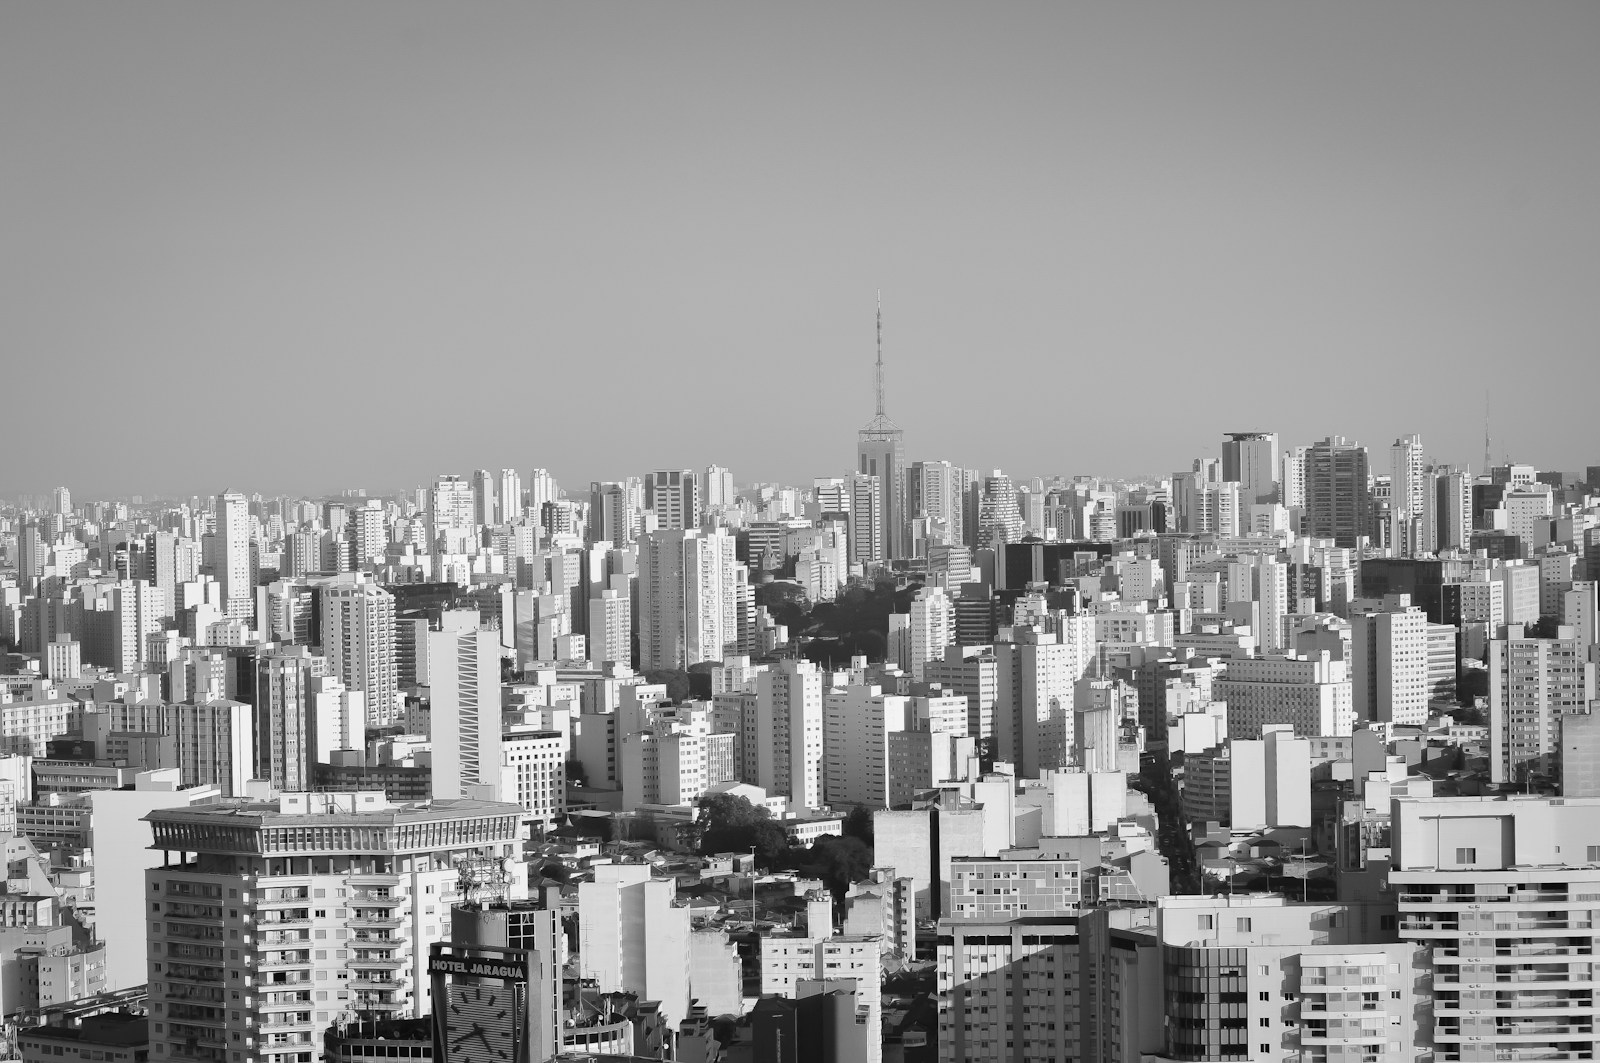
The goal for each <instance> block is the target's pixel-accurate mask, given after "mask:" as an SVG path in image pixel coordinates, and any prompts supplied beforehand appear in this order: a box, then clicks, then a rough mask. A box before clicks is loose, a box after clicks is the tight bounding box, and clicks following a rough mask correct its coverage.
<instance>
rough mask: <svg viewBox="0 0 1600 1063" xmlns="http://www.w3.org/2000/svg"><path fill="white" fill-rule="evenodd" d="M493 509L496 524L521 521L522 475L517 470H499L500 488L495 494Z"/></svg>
mask: <svg viewBox="0 0 1600 1063" xmlns="http://www.w3.org/2000/svg"><path fill="white" fill-rule="evenodd" d="M495 508H496V515H495V523H496V524H515V523H516V522H517V521H518V520H520V519H522V475H521V474H520V473H518V472H517V470H515V469H501V470H500V486H499V489H498V490H497V491H496V492H495Z"/></svg>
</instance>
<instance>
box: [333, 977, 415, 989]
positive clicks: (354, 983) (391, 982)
mask: <svg viewBox="0 0 1600 1063" xmlns="http://www.w3.org/2000/svg"><path fill="white" fill-rule="evenodd" d="M346 984H347V985H348V986H349V987H350V988H351V989H356V990H362V989H372V990H383V991H385V992H393V991H394V990H396V989H404V988H405V985H406V983H405V980H404V979H402V978H399V977H394V978H352V979H350V981H349V982H348V983H346Z"/></svg>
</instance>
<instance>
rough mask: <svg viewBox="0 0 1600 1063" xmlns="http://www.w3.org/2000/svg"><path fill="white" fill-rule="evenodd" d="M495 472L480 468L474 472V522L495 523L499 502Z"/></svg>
mask: <svg viewBox="0 0 1600 1063" xmlns="http://www.w3.org/2000/svg"><path fill="white" fill-rule="evenodd" d="M496 486H497V484H496V482H495V477H494V474H492V473H491V472H489V470H488V469H479V470H478V471H477V472H474V473H473V474H472V523H474V524H494V523H495V518H496V516H497V514H498V508H499V504H498V502H497V501H496V500H495V488H496Z"/></svg>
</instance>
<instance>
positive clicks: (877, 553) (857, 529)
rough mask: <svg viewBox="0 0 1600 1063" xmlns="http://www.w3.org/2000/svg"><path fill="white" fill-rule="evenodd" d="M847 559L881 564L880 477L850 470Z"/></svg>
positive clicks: (881, 505)
mask: <svg viewBox="0 0 1600 1063" xmlns="http://www.w3.org/2000/svg"><path fill="white" fill-rule="evenodd" d="M848 497H849V510H848V512H847V516H848V518H849V521H850V563H851V564H852V565H862V566H864V567H866V568H872V567H874V566H877V565H881V564H883V562H884V561H885V560H886V559H887V557H888V554H887V553H885V549H886V548H885V546H884V525H883V479H882V477H879V476H873V475H870V474H867V473H851V474H850V479H849V496H848Z"/></svg>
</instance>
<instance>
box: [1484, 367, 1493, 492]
mask: <svg viewBox="0 0 1600 1063" xmlns="http://www.w3.org/2000/svg"><path fill="white" fill-rule="evenodd" d="M1493 467H1494V459H1493V458H1491V457H1490V456H1489V389H1488V388H1484V389H1483V475H1485V476H1488V475H1489V470H1490V469H1492V468H1493Z"/></svg>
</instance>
